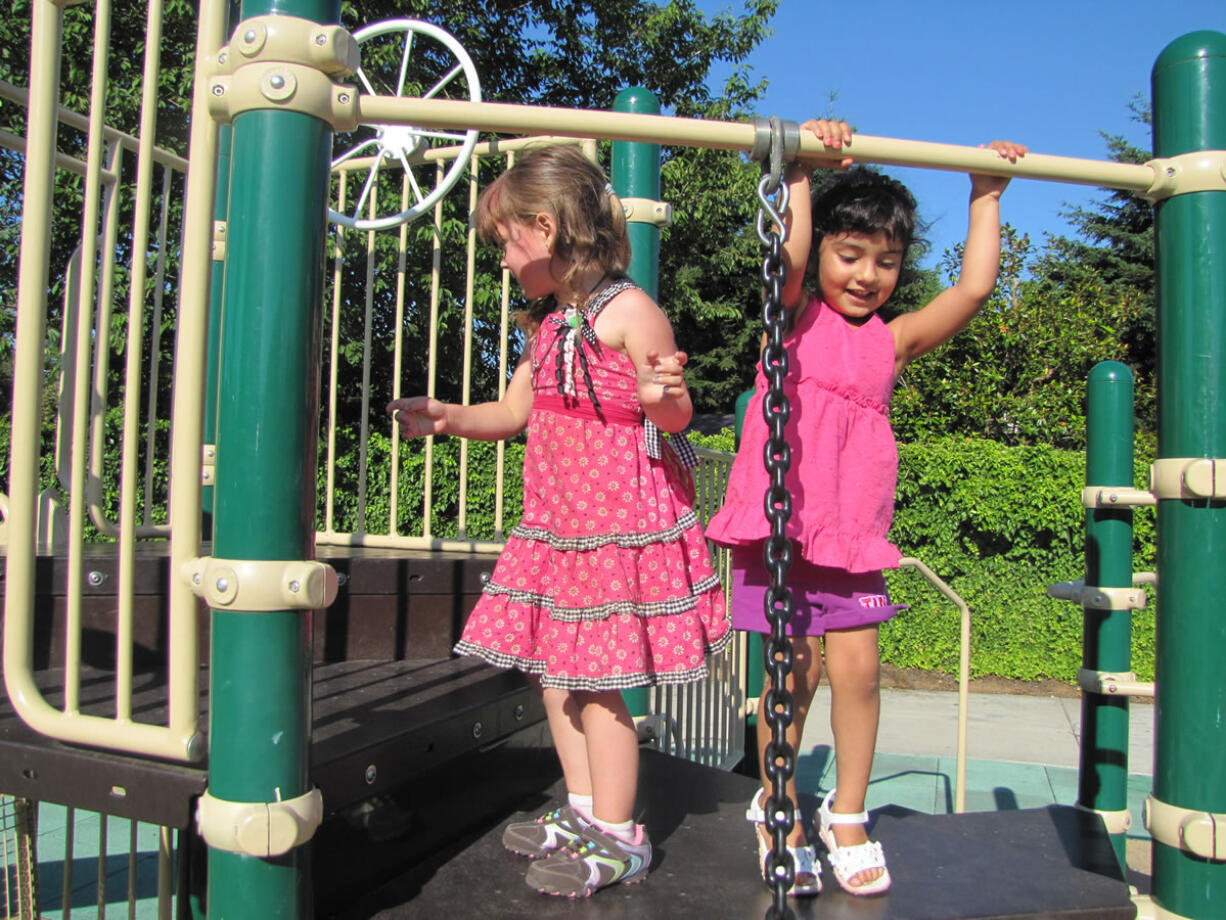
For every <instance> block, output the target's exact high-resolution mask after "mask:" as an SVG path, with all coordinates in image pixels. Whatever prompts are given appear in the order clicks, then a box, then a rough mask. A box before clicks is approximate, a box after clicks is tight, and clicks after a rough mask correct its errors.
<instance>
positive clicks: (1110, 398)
mask: <svg viewBox="0 0 1226 920" xmlns="http://www.w3.org/2000/svg"><path fill="white" fill-rule="evenodd" d="M1088 390H1089V400H1088V402H1089V409H1088V411H1087V413H1086V485H1087V486H1126V487H1131V486H1132V484H1133V481H1132V412H1133V408H1132V371H1130V370H1129V369H1128V367H1127V366H1126V365H1124V364H1120V363H1119V362H1118V361H1104V362H1102V363H1101V364H1098V365H1095V367H1094V369H1093V370H1091V371H1090V381H1089V387H1088ZM1085 554H1086V569H1085V584H1086V586H1087V587H1095V588H1128V587H1131V586H1132V509H1131V508H1091V509H1088V510H1087V511H1086V549H1085ZM1084 624H1085V625H1084V629H1083V634H1082V635H1083V638H1082V666H1083V667H1084V668H1085V669H1086V670H1089V671H1107V672H1110V673H1113V674H1122V673H1126V672H1128V671H1130V670H1131V662H1132V612H1131V611H1130V610H1097V609H1092V608H1090V607H1086V608H1085V610H1084ZM1077 801H1078V803H1079V804H1080V805H1081V806H1082V807H1083V808H1089V809H1092V810H1094V811H1103V812H1120V811H1124V810H1126V809H1127V808H1128V697H1126V696H1124V697H1117V696H1107V695H1104V694H1101V693H1090V692H1088V691H1087V692H1083V693H1082V696H1081V772H1080V782H1079V788H1078V795H1077ZM1126 837H1127V835H1126V833H1125V832H1124V831H1119V832H1117V833H1113V834H1112V835H1111V843H1112V845H1113V846H1114V847H1115V854H1116V856H1117V857H1118V858H1119V861H1120V865H1121V866H1123V865H1125V864H1126V863H1125V852H1124V850H1125V842H1126Z"/></svg>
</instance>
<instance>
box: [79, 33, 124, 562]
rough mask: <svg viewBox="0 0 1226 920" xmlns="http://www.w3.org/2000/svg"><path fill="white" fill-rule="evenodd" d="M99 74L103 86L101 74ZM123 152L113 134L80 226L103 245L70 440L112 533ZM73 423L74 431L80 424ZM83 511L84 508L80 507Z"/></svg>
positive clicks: (100, 521) (97, 520) (89, 301)
mask: <svg viewBox="0 0 1226 920" xmlns="http://www.w3.org/2000/svg"><path fill="white" fill-rule="evenodd" d="M99 40H101V39H99ZM103 80H104V83H103V89H104V92H105V77H104V78H103ZM98 105H100V106H103V107H104V108H105V106H104V104H103V103H102V102H101V101H99V102H98ZM123 156H124V148H123V144H122V142H121V141H119V140H114V141H111V142H110V143H108V144H107V146H106V166H105V167H104V168H105V169H106V171H107V172H109V173H110V174H111V175H113V176H115V177H116V181H115V182H113V183H108V185H107V187H106V188H105V189H104V191H103V198H102V226H101V228H92V229H83V230H82V233H86V232H88V233H90V234H97V233H98V232H99V229H100V231H101V235H102V245H101V247H99V249H98V256H99V258H101V261H102V265H101V268H100V272H99V276H98V287H97V290H96V291H95V290H92V289H90V290H85V289H82V292H81V293H82V301H81V303H82V304H83V305H89V306H88V307H87V315H91V313H90V311H91V310H92V311H93V313H92V315H93V322H94V331H93V337H92V338H93V342H94V365H93V384H94V385H93V390H92V391H91V393H90V397H91V398H90V399H89V400H88V401H87V402H83V403H82V405H81V406H80V408H79V411H82V412H85V413H86V414H87V417H86V422H85V424H87V425H88V430H89V436H88V437H85V436H84V435H81V436H80V438H79V440H78V437H77V435H75V434H74V436H73V444H72V450H73V463H74V464H76V463H77V459H76V453H77V451H80V452H81V457H82V459H81V461H80V462H81V463H82V464H84V463H86V462H87V460H86V456H87V454H88V463H89V470H90V474H91V476H92V483H91V486H92V488H84V487H82V488H83V489H84V492H83V493H77V491H76V490H77V480H76V478H75V474H74V479H73V494H84V495H86V496H88V498H89V501H90V513H91V516H92V518H93V521H94V524H95V526H97V527H98V529H99V530H101V531H102V532H103V533H105V534H107V535H108V536H111V537H118V536H119V528H118V526H116V524H115V522H114V521H112V520H111V519H110V517H109V516H108V512H109V509H107V508H106V507H104V504H103V503H104V501H105V499H106V496H105V494H104V492H103V489H102V486H103V484H104V483H105V482H106V479H107V467H106V458H107V451H106V442H107V438H108V437H109V436H110V431H109V430H108V428H107V413H106V406H107V399H108V397H109V396H110V384H109V381H110V376H111V321H112V319H113V317H114V312H115V308H114V305H115V274H116V271H115V258H116V253H117V252H118V251H119V244H118V240H119V215H120V211H121V210H122V207H123V205H122V196H121V188H120V184H119V181H118V177H119V176H120V175H121V174H122V172H123ZM75 408H77V407H74V409H75ZM76 427H77V430H78V431H79V430H80V426H79V424H78V426H76ZM82 513H84V510H83V511H82ZM70 539H71V538H70Z"/></svg>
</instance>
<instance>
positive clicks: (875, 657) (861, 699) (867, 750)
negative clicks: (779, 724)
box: [826, 625, 882, 885]
mask: <svg viewBox="0 0 1226 920" xmlns="http://www.w3.org/2000/svg"><path fill="white" fill-rule="evenodd" d="M880 673H881V662H880V655H879V652H878V648H877V626H876V625H872V626H863V627H860V628H857V629H842V630H835V631H831V632H828V633H827V634H826V674H827V677H828V679H829V681H830V728H831V730H832V731H833V733H834V758H835V777H836V781H835V786H836V787H837V789H838V793H837V794H836V796H835V799H834V801H833V802H832V803H831V806H830V810H831V811H832V812H835V813H836V814H855V813H857V812H861V811H864V800H865V796H866V795H867V794H868V781H869V776H870V775H871V773H872V769H873V752H874V751H875V750H876V747H877V722H878V718H879V716H880V714H881V693H880V683H879V680H880ZM832 830H833V832H834V839H835V841H836V842H837V843H838V845H839V846H841V847H842V846H856V845H857V844H861V843H865V842H867V840H868V833H867V831H866V829H865V827H864V825H862V824H835V825H834V826H833V828H832ZM881 874H882V870H881V869H868V870H865V871H864V872H861V873H859V874H858V875H856V876H854V877H853V878H852V879H849V881H851V882H852V884H854V885H864V884H867V883H868V882H871V881H873V880H874V879H876V878H879V877H880V876H881Z"/></svg>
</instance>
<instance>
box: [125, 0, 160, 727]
mask: <svg viewBox="0 0 1226 920" xmlns="http://www.w3.org/2000/svg"><path fill="white" fill-rule="evenodd" d="M145 32H146V35H147V36H148V40H147V41H146V42H145V68H144V74H143V78H142V83H143V85H142V88H141V116H140V138H139V149H138V150H137V156H136V201H135V203H134V211H135V213H134V215H133V220H132V248H131V253H132V264H131V267H130V271H129V275H128V279H129V281H128V284H129V287H128V342H127V363H126V367H125V369H124V409H123V439H122V444H123V449H122V452H121V457H122V459H121V471H122V472H121V478H120V488H119V506H120V508H119V530H120V536H119V561H118V565H117V578H116V582H117V584H116V601H117V603H118V607H119V614H118V622H117V624H116V627H115V715H116V717H117V718H118V719H119V720H120V721H122V722H127V721H129V720H131V718H132V628H133V624H132V618H133V606H134V605H133V594H132V584H133V579H134V578H135V574H136V497H137V481H136V477H137V472H138V470H139V456H140V403H141V382H142V381H143V380H144V375H143V374H142V373H141V364H142V363H143V358H144V338H145V281H146V279H147V278H148V276H149V256H148V249H149V226H150V220H149V216H150V215H149V203H150V199H151V192H152V186H153V138H154V135H155V134H156V133H157V90H158V69H159V68H158V64H159V62H160V59H161V50H162V3H161V0H149V6H148V8H147V12H146V16H145ZM149 385H150V387H151V388H153V389H156V388H157V382H156V381H153V380H151V381H150V383H149Z"/></svg>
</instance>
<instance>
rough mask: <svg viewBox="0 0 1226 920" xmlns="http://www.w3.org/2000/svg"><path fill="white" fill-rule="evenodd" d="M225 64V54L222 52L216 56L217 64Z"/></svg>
mask: <svg viewBox="0 0 1226 920" xmlns="http://www.w3.org/2000/svg"><path fill="white" fill-rule="evenodd" d="M225 62H226V53H225V52H224V51H223V52H221V54H219V55H217V63H218V64H224V63H225Z"/></svg>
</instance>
